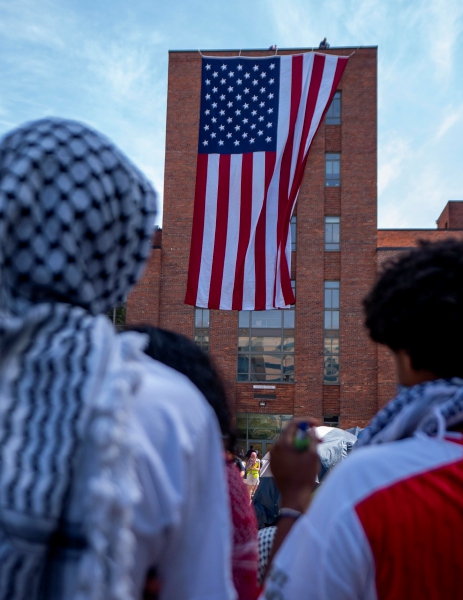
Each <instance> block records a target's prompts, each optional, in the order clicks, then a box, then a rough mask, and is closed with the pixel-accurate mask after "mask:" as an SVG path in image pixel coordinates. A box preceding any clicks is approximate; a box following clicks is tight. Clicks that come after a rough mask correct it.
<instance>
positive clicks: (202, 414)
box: [53, 352, 236, 600]
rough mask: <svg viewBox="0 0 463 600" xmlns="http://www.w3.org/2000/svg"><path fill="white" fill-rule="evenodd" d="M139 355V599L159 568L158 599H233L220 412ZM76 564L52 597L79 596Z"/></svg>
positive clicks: (77, 510)
mask: <svg viewBox="0 0 463 600" xmlns="http://www.w3.org/2000/svg"><path fill="white" fill-rule="evenodd" d="M137 360H138V362H141V363H142V367H143V370H144V374H143V378H142V385H141V386H140V387H139V389H138V390H137V394H136V396H135V397H134V398H133V402H132V408H133V412H132V415H133V418H132V423H131V426H132V428H133V438H134V440H135V443H136V455H135V465H136V469H137V474H138V477H139V480H140V484H141V492H142V498H141V501H140V502H139V503H138V504H137V505H136V506H135V509H134V520H133V533H134V534H135V538H136V546H135V557H134V566H133V573H132V579H133V589H134V598H135V599H136V600H140V599H141V598H142V593H143V588H144V585H145V581H146V575H147V573H148V570H149V569H150V568H151V567H156V569H157V576H158V577H159V579H160V580H161V594H160V598H161V600H219V599H220V600H222V599H223V600H234V599H235V597H236V592H235V589H234V586H233V583H232V573H231V542H232V533H231V524H230V510H229V500H228V493H227V488H226V482H225V474H224V471H225V469H224V457H223V446H222V441H221V437H220V429H219V425H218V422H217V419H216V416H215V414H214V412H213V410H212V408H211V407H210V406H209V404H208V403H207V402H206V400H205V399H204V397H203V396H202V394H201V393H200V392H199V391H198V389H197V388H196V387H195V386H194V385H193V384H192V383H191V382H190V381H189V380H188V379H187V378H186V377H185V376H183V375H182V374H180V373H178V372H177V371H174V370H173V369H171V368H169V367H167V366H166V365H164V364H161V363H159V362H157V361H154V360H152V359H151V358H149V357H148V356H146V355H145V354H143V353H142V352H140V356H139V357H138V358H137ZM93 452H94V449H93V448H92V446H91V445H90V444H88V445H87V446H86V447H85V450H84V455H83V457H82V467H81V468H80V469H79V470H78V477H77V481H76V484H75V492H74V495H73V496H74V497H73V501H72V502H71V510H70V516H71V519H72V520H74V521H75V522H77V523H78V522H81V521H82V502H81V498H82V494H84V493H85V490H86V487H85V486H86V485H87V482H88V479H89V476H90V475H91V474H92V455H93ZM211 473H214V478H213V481H214V484H213V485H211ZM78 558H79V555H77V557H76V560H77V559H78ZM77 565H78V563H77V562H75V561H74V562H73V561H72V560H71V557H68V560H67V562H66V564H65V566H64V576H63V586H62V590H61V591H59V590H57V592H56V593H55V594H54V596H53V600H55V598H56V600H71V599H72V598H73V597H74V589H75V585H76V576H77Z"/></svg>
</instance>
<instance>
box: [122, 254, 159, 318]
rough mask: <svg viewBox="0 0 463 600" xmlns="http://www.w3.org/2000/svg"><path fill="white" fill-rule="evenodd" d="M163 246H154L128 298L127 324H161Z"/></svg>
mask: <svg viewBox="0 0 463 600" xmlns="http://www.w3.org/2000/svg"><path fill="white" fill-rule="evenodd" d="M160 282H161V248H160V247H157V248H153V249H152V250H151V254H150V256H149V258H148V261H147V263H146V267H145V270H144V272H143V275H142V277H141V279H140V281H139V282H138V283H137V285H136V286H135V287H134V289H133V290H132V292H131V294H129V296H128V298H127V312H126V323H127V325H154V326H159V296H160V293H159V292H160Z"/></svg>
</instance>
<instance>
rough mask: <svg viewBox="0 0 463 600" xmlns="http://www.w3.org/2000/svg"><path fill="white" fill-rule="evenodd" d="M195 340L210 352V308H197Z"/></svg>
mask: <svg viewBox="0 0 463 600" xmlns="http://www.w3.org/2000/svg"><path fill="white" fill-rule="evenodd" d="M195 342H196V343H197V344H198V346H199V347H200V348H202V349H203V350H204V352H209V309H208V308H195Z"/></svg>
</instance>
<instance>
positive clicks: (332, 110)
mask: <svg viewBox="0 0 463 600" xmlns="http://www.w3.org/2000/svg"><path fill="white" fill-rule="evenodd" d="M341 120H342V94H341V92H340V91H339V90H338V91H336V92H335V93H334V96H333V99H332V100H331V104H330V107H329V108H328V110H327V111H326V116H325V123H326V124H327V125H341Z"/></svg>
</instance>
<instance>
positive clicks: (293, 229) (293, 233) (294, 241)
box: [289, 215, 297, 252]
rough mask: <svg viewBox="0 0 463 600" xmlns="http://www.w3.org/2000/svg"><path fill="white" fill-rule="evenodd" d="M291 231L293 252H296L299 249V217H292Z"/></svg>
mask: <svg viewBox="0 0 463 600" xmlns="http://www.w3.org/2000/svg"><path fill="white" fill-rule="evenodd" d="M289 226H290V231H291V252H296V249H297V215H293V216H292V217H291V221H290V223H289Z"/></svg>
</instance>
